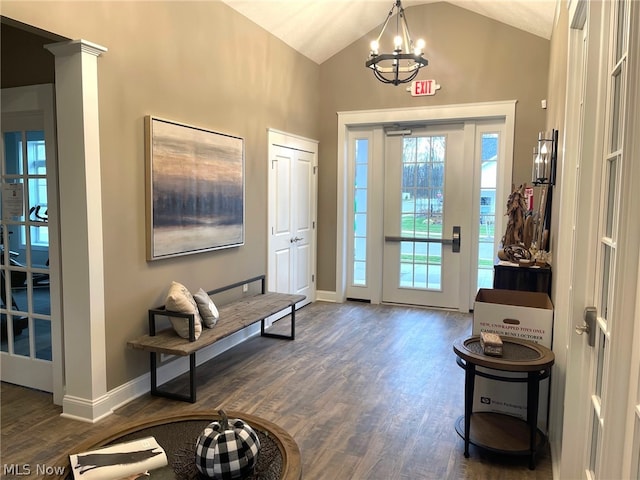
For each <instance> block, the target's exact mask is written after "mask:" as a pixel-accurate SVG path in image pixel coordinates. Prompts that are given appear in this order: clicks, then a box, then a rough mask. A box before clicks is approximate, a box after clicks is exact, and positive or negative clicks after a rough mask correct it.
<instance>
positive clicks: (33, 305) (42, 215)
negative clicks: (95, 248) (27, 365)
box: [0, 130, 52, 361]
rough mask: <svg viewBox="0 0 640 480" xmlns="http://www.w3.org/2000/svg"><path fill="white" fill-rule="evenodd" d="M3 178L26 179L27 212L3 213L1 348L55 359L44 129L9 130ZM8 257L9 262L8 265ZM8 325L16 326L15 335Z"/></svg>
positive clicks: (23, 354)
mask: <svg viewBox="0 0 640 480" xmlns="http://www.w3.org/2000/svg"><path fill="white" fill-rule="evenodd" d="M3 138H4V157H3V171H2V172H1V173H2V177H3V183H10V184H14V183H20V184H22V187H23V189H24V190H23V192H24V196H23V199H24V205H23V212H24V214H23V215H21V216H13V217H11V218H3V219H2V227H3V228H2V230H3V233H4V234H6V235H3V237H2V241H1V242H0V243H1V248H0V251H1V253H2V270H3V271H2V298H1V300H2V303H1V305H0V308H1V309H2V313H1V316H2V324H3V325H2V326H3V328H2V335H1V336H2V339H1V347H0V348H1V350H2V351H4V352H8V353H12V354H14V355H17V356H23V357H31V358H37V359H40V360H48V361H51V360H52V354H51V318H50V316H51V298H50V291H49V227H48V221H49V216H48V204H47V177H46V175H47V157H46V148H45V140H44V132H43V131H41V130H28V131H27V130H25V131H17V132H4V134H3ZM5 263H6V265H5ZM8 325H11V326H12V335H11V336H9V332H8Z"/></svg>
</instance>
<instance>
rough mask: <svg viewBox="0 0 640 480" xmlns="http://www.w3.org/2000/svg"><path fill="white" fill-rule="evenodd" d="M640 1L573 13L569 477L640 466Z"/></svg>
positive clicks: (565, 458)
mask: <svg viewBox="0 0 640 480" xmlns="http://www.w3.org/2000/svg"><path fill="white" fill-rule="evenodd" d="M639 9H640V6H639V4H638V3H637V2H633V1H626V0H621V1H618V2H588V1H581V2H575V3H574V4H573V5H572V8H571V11H570V23H571V27H572V29H571V31H570V34H569V59H570V63H569V64H570V65H571V66H572V68H571V70H570V71H569V80H570V87H573V88H572V90H573V91H576V92H577V94H578V95H579V96H578V95H576V97H577V98H576V99H575V100H574V101H573V103H570V104H569V107H570V108H569V110H568V117H567V118H568V120H572V121H567V136H568V140H569V141H568V143H567V151H568V153H569V155H568V156H567V158H566V160H567V167H568V171H569V172H572V171H574V172H577V175H576V177H577V178H576V179H575V181H573V179H571V178H569V179H567V180H566V181H565V180H564V179H563V190H564V188H565V183H566V185H567V187H568V191H569V193H570V194H572V197H569V196H568V198H567V199H566V201H563V202H562V203H561V208H562V214H565V213H566V215H567V219H570V220H571V221H572V223H573V225H572V227H573V228H568V229H567V234H566V235H565V238H564V240H563V239H560V241H563V243H566V244H567V245H571V242H572V238H571V237H572V236H573V237H574V238H575V239H576V240H573V241H574V242H575V251H574V252H573V256H572V257H571V258H570V259H569V260H567V261H566V262H565V263H566V265H565V266H566V267H568V268H570V269H571V271H572V274H571V278H570V279H569V282H570V283H568V285H567V286H568V287H569V288H568V289H567V291H569V292H571V293H572V296H571V297H570V298H569V301H568V302H563V303H562V304H561V305H559V307H561V308H562V309H563V310H561V311H564V310H566V312H567V314H568V315H567V319H568V323H569V325H568V326H569V327H570V328H569V329H568V331H569V334H568V338H567V344H568V346H569V348H568V350H567V351H568V357H567V380H566V398H565V405H570V406H571V408H570V409H566V408H565V412H564V424H563V425H564V426H563V441H562V443H563V444H565V445H570V444H573V445H576V446H577V448H574V449H569V450H566V449H565V450H563V451H562V465H561V469H560V474H561V476H563V477H567V478H569V477H570V478H584V479H591V480H593V479H599V478H638V475H639V474H640V462H639V454H638V445H640V408H639V407H638V405H639V404H640V390H638V379H639V378H640V375H639V372H640V362H639V360H640V354H639V352H638V348H637V345H638V335H640V324H639V323H638V316H637V314H638V304H637V301H638V293H639V291H638V279H639V278H640V277H639V271H640V270H639V256H640V255H639V252H638V244H639V241H640V231H639V230H640V229H638V223H637V198H636V197H637V194H636V189H637V183H638V181H640V165H639V164H638V162H637V161H635V160H636V159H637V158H638V152H640V144H639V143H638V140H637V135H636V132H637V131H638V126H639V125H640V123H639V122H640V117H639V115H640V113H639V111H638V107H637V105H638V95H639V94H640V90H639V88H638V79H639V78H640V65H639V64H638V62H637V60H638V56H637V52H638V51H639V49H640V23H639V22H638V19H640V15H639ZM596 73H597V74H596ZM561 245H562V243H561ZM584 258H591V259H592V261H589V262H584V261H583V259H584ZM573 328H575V332H576V333H573ZM565 452H566V453H565Z"/></svg>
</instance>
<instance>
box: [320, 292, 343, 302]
mask: <svg viewBox="0 0 640 480" xmlns="http://www.w3.org/2000/svg"><path fill="white" fill-rule="evenodd" d="M316 300H317V301H319V302H331V303H337V302H338V296H337V295H336V292H330V291H328V290H316Z"/></svg>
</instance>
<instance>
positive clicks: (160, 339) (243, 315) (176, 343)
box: [127, 275, 306, 403]
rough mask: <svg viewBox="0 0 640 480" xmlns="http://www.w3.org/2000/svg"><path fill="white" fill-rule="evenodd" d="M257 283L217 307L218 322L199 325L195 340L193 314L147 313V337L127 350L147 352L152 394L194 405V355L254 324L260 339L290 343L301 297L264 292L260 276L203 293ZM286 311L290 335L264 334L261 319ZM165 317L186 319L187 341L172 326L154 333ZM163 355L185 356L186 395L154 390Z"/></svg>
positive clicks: (293, 336)
mask: <svg viewBox="0 0 640 480" xmlns="http://www.w3.org/2000/svg"><path fill="white" fill-rule="evenodd" d="M257 281H260V282H261V293H259V294H256V295H252V296H243V297H241V298H239V299H238V300H234V301H232V302H230V303H227V304H226V305H223V306H218V312H219V313H220V319H219V320H218V323H217V324H216V326H215V327H213V328H206V327H204V326H203V328H202V333H201V334H200V337H198V339H195V333H194V332H195V318H194V315H193V314H186V313H181V312H172V311H169V310H167V309H166V308H165V307H164V306H161V307H158V308H153V309H150V310H149V334H148V335H143V336H141V337H139V338H137V339H135V340H130V341H129V342H127V345H128V346H129V347H130V348H134V349H138V350H144V351H146V352H149V362H150V372H151V394H152V395H156V396H160V397H166V398H171V399H174V400H181V401H188V402H191V403H195V401H196V352H197V351H198V350H200V349H202V348H204V347H208V346H209V345H212V344H214V343H215V342H217V341H218V340H221V339H223V338H226V337H228V336H229V335H231V334H233V333H236V332H238V331H240V330H242V329H244V328H245V327H248V326H250V325H253V324H254V323H257V322H261V325H260V335H262V336H263V337H272V338H280V339H286V340H293V339H294V338H295V327H296V318H295V314H296V304H297V303H298V302H301V301H302V300H304V299H305V298H306V297H305V296H304V295H290V294H286V293H273V292H266V290H265V276H264V275H260V276H258V277H254V278H250V279H248V280H244V281H242V282H237V283H234V284H232V285H227V286H224V287H221V288H217V289H215V290H211V291H209V292H207V293H208V294H209V296H211V295H215V294H218V293H221V292H224V291H227V290H231V289H233V288H238V287H241V286H243V285H245V284H249V283H252V282H257ZM287 308H290V309H291V314H290V315H291V334H290V335H283V334H277V333H269V332H267V331H265V324H264V322H265V320H266V319H267V318H268V317H270V316H271V315H274V314H276V313H279V312H281V311H283V310H285V309H287ZM168 316H171V317H182V318H187V319H188V320H189V332H190V339H189V340H187V339H185V338H182V337H180V336H179V335H178V334H177V333H175V331H174V330H173V328H172V327H169V328H165V329H163V330H160V331H157V328H156V317H168ZM163 353H164V354H168V355H179V356H187V355H188V356H189V395H184V394H181V393H173V392H169V391H166V390H161V389H160V388H159V387H158V377H157V367H158V357H157V355H158V354H163Z"/></svg>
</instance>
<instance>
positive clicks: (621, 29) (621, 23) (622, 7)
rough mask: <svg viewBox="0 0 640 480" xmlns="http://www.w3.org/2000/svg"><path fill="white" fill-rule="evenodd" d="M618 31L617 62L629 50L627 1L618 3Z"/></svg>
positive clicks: (620, 0) (623, 0) (622, 0)
mask: <svg viewBox="0 0 640 480" xmlns="http://www.w3.org/2000/svg"><path fill="white" fill-rule="evenodd" d="M616 10H617V12H616V14H617V17H618V18H617V22H616V23H617V27H618V28H617V29H616V55H615V61H616V62H617V61H618V60H620V59H621V58H622V56H623V55H624V53H625V50H626V48H627V36H626V35H625V32H626V27H627V2H626V0H618V3H617V9H616Z"/></svg>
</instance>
